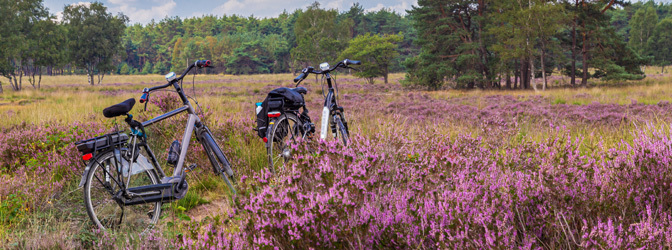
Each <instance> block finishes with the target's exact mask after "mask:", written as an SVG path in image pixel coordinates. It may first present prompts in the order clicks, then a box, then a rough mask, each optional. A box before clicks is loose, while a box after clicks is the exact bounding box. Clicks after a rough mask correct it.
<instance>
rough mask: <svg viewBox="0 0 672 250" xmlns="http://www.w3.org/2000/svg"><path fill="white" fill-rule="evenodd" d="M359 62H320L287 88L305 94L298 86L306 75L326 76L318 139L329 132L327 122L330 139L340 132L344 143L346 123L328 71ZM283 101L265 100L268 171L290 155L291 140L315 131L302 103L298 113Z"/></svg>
mask: <svg viewBox="0 0 672 250" xmlns="http://www.w3.org/2000/svg"><path fill="white" fill-rule="evenodd" d="M361 64H362V63H361V62H360V61H354V60H349V59H345V60H343V61H342V62H338V63H337V64H336V65H335V66H334V67H330V66H329V63H326V62H325V63H322V64H320V70H315V69H314V68H313V67H307V68H305V69H303V70H302V71H301V74H300V75H299V76H298V77H296V78H295V79H294V82H295V83H296V85H295V86H294V87H295V88H294V89H290V90H292V91H296V92H298V93H300V94H301V95H302V96H303V95H305V94H306V93H307V90H306V89H305V88H303V87H298V86H299V84H301V82H302V81H303V80H305V79H306V77H308V75H309V74H316V75H323V77H324V78H326V82H327V87H328V91H327V94H326V95H324V107H323V109H322V123H321V130H320V139H322V140H324V139H326V138H327V134H328V133H329V130H328V129H327V125H329V126H330V128H331V129H330V131H331V134H332V135H333V136H334V138H336V139H338V137H339V134H340V138H341V140H342V141H343V145H345V146H347V145H348V142H349V136H350V133H349V130H348V122H347V121H346V120H345V116H344V114H343V112H344V109H343V107H341V106H339V105H338V102H337V96H338V85H336V88H334V83H335V80H333V82H332V77H331V74H330V73H331V72H332V71H334V70H336V69H338V68H346V69H352V68H351V67H350V65H361ZM323 93H324V91H323ZM284 102H285V100H283V99H282V98H271V99H269V101H268V117H269V118H271V119H270V121H269V123H268V124H269V125H268V128H267V136H266V137H265V138H264V142H265V143H266V149H267V155H268V161H269V168H270V169H271V172H275V169H276V165H277V166H278V167H279V166H281V165H284V164H285V163H286V162H287V161H288V160H289V159H290V158H291V147H290V144H291V143H294V142H296V141H297V140H299V139H301V140H303V139H305V138H307V137H310V136H311V135H312V133H313V132H314V131H315V128H314V125H313V123H312V122H310V117H309V116H308V110H307V109H306V107H305V106H304V107H303V112H302V113H299V110H298V108H295V107H290V108H287V107H286V106H285V103H284Z"/></svg>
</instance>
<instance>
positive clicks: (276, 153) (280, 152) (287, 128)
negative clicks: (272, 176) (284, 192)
mask: <svg viewBox="0 0 672 250" xmlns="http://www.w3.org/2000/svg"><path fill="white" fill-rule="evenodd" d="M304 132H305V131H304V128H303V123H302V122H301V120H299V118H297V117H296V115H295V114H292V113H285V114H283V115H281V116H280V117H278V118H277V119H275V120H272V121H271V123H270V124H269V129H268V136H267V137H266V138H268V142H267V144H266V151H267V155H268V167H269V169H270V170H271V172H272V173H275V170H276V169H277V168H280V167H284V166H285V164H286V163H287V161H289V159H291V158H292V152H291V147H290V144H291V143H294V142H296V141H297V140H299V139H300V138H301V139H303V138H304V136H305V134H306V133H304Z"/></svg>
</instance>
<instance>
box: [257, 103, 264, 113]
mask: <svg viewBox="0 0 672 250" xmlns="http://www.w3.org/2000/svg"><path fill="white" fill-rule="evenodd" d="M261 104H262V103H261V102H258V103H256V105H257V115H259V112H261V110H262V109H263V108H262V107H261Z"/></svg>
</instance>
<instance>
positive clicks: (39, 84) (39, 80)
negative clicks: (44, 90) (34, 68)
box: [37, 70, 42, 89]
mask: <svg viewBox="0 0 672 250" xmlns="http://www.w3.org/2000/svg"><path fill="white" fill-rule="evenodd" d="M40 87H42V70H40V77H39V79H38V80H37V89H40Z"/></svg>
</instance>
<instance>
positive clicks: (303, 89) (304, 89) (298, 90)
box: [291, 87, 308, 95]
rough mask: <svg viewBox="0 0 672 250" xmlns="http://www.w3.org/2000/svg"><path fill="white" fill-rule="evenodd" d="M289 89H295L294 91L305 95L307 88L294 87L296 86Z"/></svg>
mask: <svg viewBox="0 0 672 250" xmlns="http://www.w3.org/2000/svg"><path fill="white" fill-rule="evenodd" d="M291 90H294V91H296V92H299V93H301V94H302V95H305V94H306V93H308V90H307V89H306V88H304V87H296V88H293V89H291Z"/></svg>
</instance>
